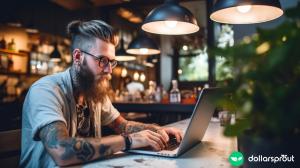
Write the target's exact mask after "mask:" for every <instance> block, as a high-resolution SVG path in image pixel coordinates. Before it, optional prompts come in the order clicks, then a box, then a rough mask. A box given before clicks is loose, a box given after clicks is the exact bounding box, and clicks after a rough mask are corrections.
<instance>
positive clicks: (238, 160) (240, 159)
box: [228, 151, 244, 166]
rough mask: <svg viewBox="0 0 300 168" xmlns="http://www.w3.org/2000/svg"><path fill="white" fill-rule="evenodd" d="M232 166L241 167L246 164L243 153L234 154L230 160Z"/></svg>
mask: <svg viewBox="0 0 300 168" xmlns="http://www.w3.org/2000/svg"><path fill="white" fill-rule="evenodd" d="M228 160H229V162H230V164H231V165H232V166H240V165H242V164H243V163H244V156H243V154H242V153H241V152H236V151H234V152H232V153H231V155H230V156H229V158H228Z"/></svg>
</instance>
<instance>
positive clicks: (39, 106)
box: [20, 69, 120, 168]
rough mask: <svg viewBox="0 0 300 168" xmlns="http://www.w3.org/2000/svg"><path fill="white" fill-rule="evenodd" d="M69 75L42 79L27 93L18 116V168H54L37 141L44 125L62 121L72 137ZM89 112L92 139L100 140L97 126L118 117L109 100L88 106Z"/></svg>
mask: <svg viewBox="0 0 300 168" xmlns="http://www.w3.org/2000/svg"><path fill="white" fill-rule="evenodd" d="M69 71H70V70H69V69H68V70H66V71H64V72H61V73H57V74H54V75H49V76H46V77H43V78H41V79H40V80H38V81H37V82H35V83H34V84H33V85H32V86H31V88H30V89H29V91H28V93H27V96H26V99H25V101H24V105H23V112H22V113H23V114H22V151H21V159H20V160H21V161H20V166H21V167H30V168H35V167H37V168H40V167H56V164H55V162H54V160H53V159H52V158H51V156H50V155H49V154H48V153H47V151H46V149H45V148H44V146H43V143H42V142H41V141H40V138H39V131H40V129H41V128H43V127H44V126H46V125H47V124H50V123H52V122H54V121H62V122H64V123H65V124H66V126H67V129H68V131H69V135H70V136H72V137H75V136H76V131H77V116H76V115H77V114H76V103H75V100H74V96H73V89H72V82H71V76H70V72H69ZM90 110H92V111H93V113H92V114H94V118H95V121H94V125H93V130H94V131H95V132H94V134H95V137H101V125H108V124H109V123H111V122H112V121H114V120H115V119H116V118H117V117H118V116H119V115H120V113H119V112H118V110H117V109H115V108H114V107H113V105H112V103H111V101H110V100H109V98H107V99H106V101H105V103H103V104H101V103H99V104H91V107H90Z"/></svg>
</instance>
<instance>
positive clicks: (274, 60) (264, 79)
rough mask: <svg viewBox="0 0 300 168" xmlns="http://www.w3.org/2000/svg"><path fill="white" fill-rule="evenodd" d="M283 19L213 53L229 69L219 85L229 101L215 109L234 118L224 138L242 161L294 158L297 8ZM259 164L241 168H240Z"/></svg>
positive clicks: (299, 81) (299, 61)
mask: <svg viewBox="0 0 300 168" xmlns="http://www.w3.org/2000/svg"><path fill="white" fill-rule="evenodd" d="M286 16H287V17H288V18H287V19H286V21H285V22H284V23H282V24H281V25H280V26H278V27H276V28H274V29H271V30H270V29H269V30H263V29H258V30H257V34H255V35H254V36H252V37H248V38H245V39H244V40H243V41H242V42H241V43H240V44H238V45H235V46H233V47H227V48H225V49H214V51H213V52H214V54H215V55H222V56H224V57H225V58H226V63H225V65H226V66H229V67H231V68H232V76H233V77H232V79H228V80H226V81H225V82H224V83H222V84H221V85H222V86H223V87H224V88H225V92H226V93H229V95H230V98H228V97H226V98H224V99H222V101H221V104H222V105H223V106H226V107H225V108H227V109H228V110H230V111H231V112H236V114H237V116H238V118H239V119H238V120H237V121H236V123H235V124H234V125H227V126H226V128H225V131H224V134H225V135H226V136H238V139H239V141H238V142H239V150H241V151H242V152H243V153H244V155H246V157H247V156H248V157H249V156H250V155H253V154H254V155H265V156H270V155H271V156H272V155H277V156H278V155H279V156H280V155H281V154H286V155H289V154H293V155H296V154H297V153H299V152H298V149H297V147H298V146H299V142H300V141H299V136H300V6H299V4H298V7H297V8H294V9H289V10H287V11H286ZM285 152H286V153H285ZM246 157H245V158H246ZM260 164H262V163H261V162H260V163H256V164H254V163H251V164H249V163H248V164H247V163H246V166H245V167H248V166H249V167H252V166H253V165H254V167H257V166H259V165H260ZM251 165H252V166H251ZM264 165H266V164H264ZM270 165H272V163H269V166H270ZM282 165H283V166H287V164H285V163H282ZM266 166H268V164H267V165H266ZM274 166H275V167H280V166H281V165H280V164H275V165H274ZM259 167H261V166H259Z"/></svg>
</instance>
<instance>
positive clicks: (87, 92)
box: [75, 59, 110, 103]
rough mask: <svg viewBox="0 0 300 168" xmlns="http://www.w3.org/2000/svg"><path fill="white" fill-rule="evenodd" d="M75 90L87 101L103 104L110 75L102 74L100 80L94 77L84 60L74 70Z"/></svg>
mask: <svg viewBox="0 0 300 168" xmlns="http://www.w3.org/2000/svg"><path fill="white" fill-rule="evenodd" d="M75 76H76V77H75V78H76V80H77V82H76V83H77V87H76V88H77V89H78V90H79V91H80V93H82V94H83V96H84V97H85V99H86V100H87V101H92V102H94V103H98V102H101V103H103V102H104V101H105V99H106V97H107V95H108V90H109V79H110V74H105V73H104V74H103V75H102V76H101V78H97V79H96V77H95V75H94V74H93V72H92V71H91V70H90V68H89V67H88V66H87V63H86V60H85V59H84V60H83V64H81V65H80V68H79V70H76V73H75Z"/></svg>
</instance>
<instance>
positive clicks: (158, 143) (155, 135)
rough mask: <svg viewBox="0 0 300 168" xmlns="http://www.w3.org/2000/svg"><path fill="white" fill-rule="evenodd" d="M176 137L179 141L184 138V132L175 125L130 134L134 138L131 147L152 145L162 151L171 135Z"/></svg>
mask: <svg viewBox="0 0 300 168" xmlns="http://www.w3.org/2000/svg"><path fill="white" fill-rule="evenodd" d="M170 135H173V136H175V137H176V140H177V142H178V143H180V142H181V140H182V132H181V131H180V130H179V129H177V128H174V127H165V128H163V127H160V128H159V129H157V131H156V132H154V131H151V130H143V131H140V132H137V133H133V134H130V137H131V139H132V145H131V148H132V149H135V148H141V147H147V146H151V147H152V148H153V149H154V150H156V151H160V150H163V149H165V148H166V147H167V143H168V141H169V136H170Z"/></svg>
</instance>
